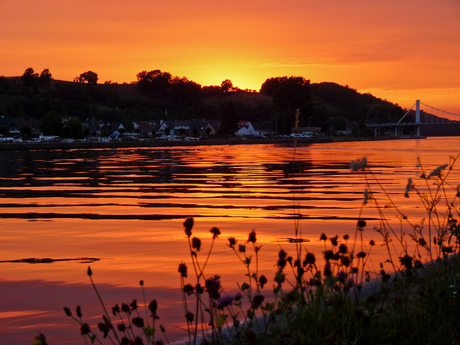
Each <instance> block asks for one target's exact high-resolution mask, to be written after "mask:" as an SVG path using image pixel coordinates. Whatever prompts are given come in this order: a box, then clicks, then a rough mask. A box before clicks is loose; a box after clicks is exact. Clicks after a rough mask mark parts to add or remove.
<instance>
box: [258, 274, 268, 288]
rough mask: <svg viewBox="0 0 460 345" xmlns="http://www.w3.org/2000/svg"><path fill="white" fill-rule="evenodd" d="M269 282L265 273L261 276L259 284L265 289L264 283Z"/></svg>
mask: <svg viewBox="0 0 460 345" xmlns="http://www.w3.org/2000/svg"><path fill="white" fill-rule="evenodd" d="M267 283H268V280H267V278H266V277H265V276H264V275H261V276H260V277H259V284H260V288H261V289H263V288H264V285H265V284H267Z"/></svg>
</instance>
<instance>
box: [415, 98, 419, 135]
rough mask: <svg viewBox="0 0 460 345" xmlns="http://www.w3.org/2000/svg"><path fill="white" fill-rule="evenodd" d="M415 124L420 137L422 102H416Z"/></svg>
mask: <svg viewBox="0 0 460 345" xmlns="http://www.w3.org/2000/svg"><path fill="white" fill-rule="evenodd" d="M415 123H416V126H415V127H416V128H417V136H418V137H419V136H420V100H419V99H418V100H416V101H415Z"/></svg>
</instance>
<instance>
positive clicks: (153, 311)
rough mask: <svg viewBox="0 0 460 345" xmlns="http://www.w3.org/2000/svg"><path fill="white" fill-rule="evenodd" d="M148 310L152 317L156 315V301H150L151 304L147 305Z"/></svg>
mask: <svg viewBox="0 0 460 345" xmlns="http://www.w3.org/2000/svg"><path fill="white" fill-rule="evenodd" d="M149 310H150V312H151V313H152V316H156V315H157V310H158V303H157V301H156V300H155V299H154V300H152V302H150V303H149Z"/></svg>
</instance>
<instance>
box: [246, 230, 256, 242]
mask: <svg viewBox="0 0 460 345" xmlns="http://www.w3.org/2000/svg"><path fill="white" fill-rule="evenodd" d="M256 241H257V238H256V231H255V230H252V231H251V232H250V233H249V237H248V242H252V243H256Z"/></svg>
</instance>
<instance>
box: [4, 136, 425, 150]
mask: <svg viewBox="0 0 460 345" xmlns="http://www.w3.org/2000/svg"><path fill="white" fill-rule="evenodd" d="M425 138H426V137H419V138H416V137H401V138H396V137H366V138H356V137H335V138H313V139H305V138H299V139H297V144H299V145H306V144H319V143H333V142H352V141H381V140H397V139H425ZM264 144H265V145H271V144H281V145H287V146H293V145H294V139H240V138H235V139H222V140H221V139H215V140H199V141H184V140H182V141H168V140H151V141H109V142H73V143H68V142H39V143H1V144H0V151H16V150H66V149H67V150H73V149H104V148H135V147H177V146H207V145H264Z"/></svg>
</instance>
